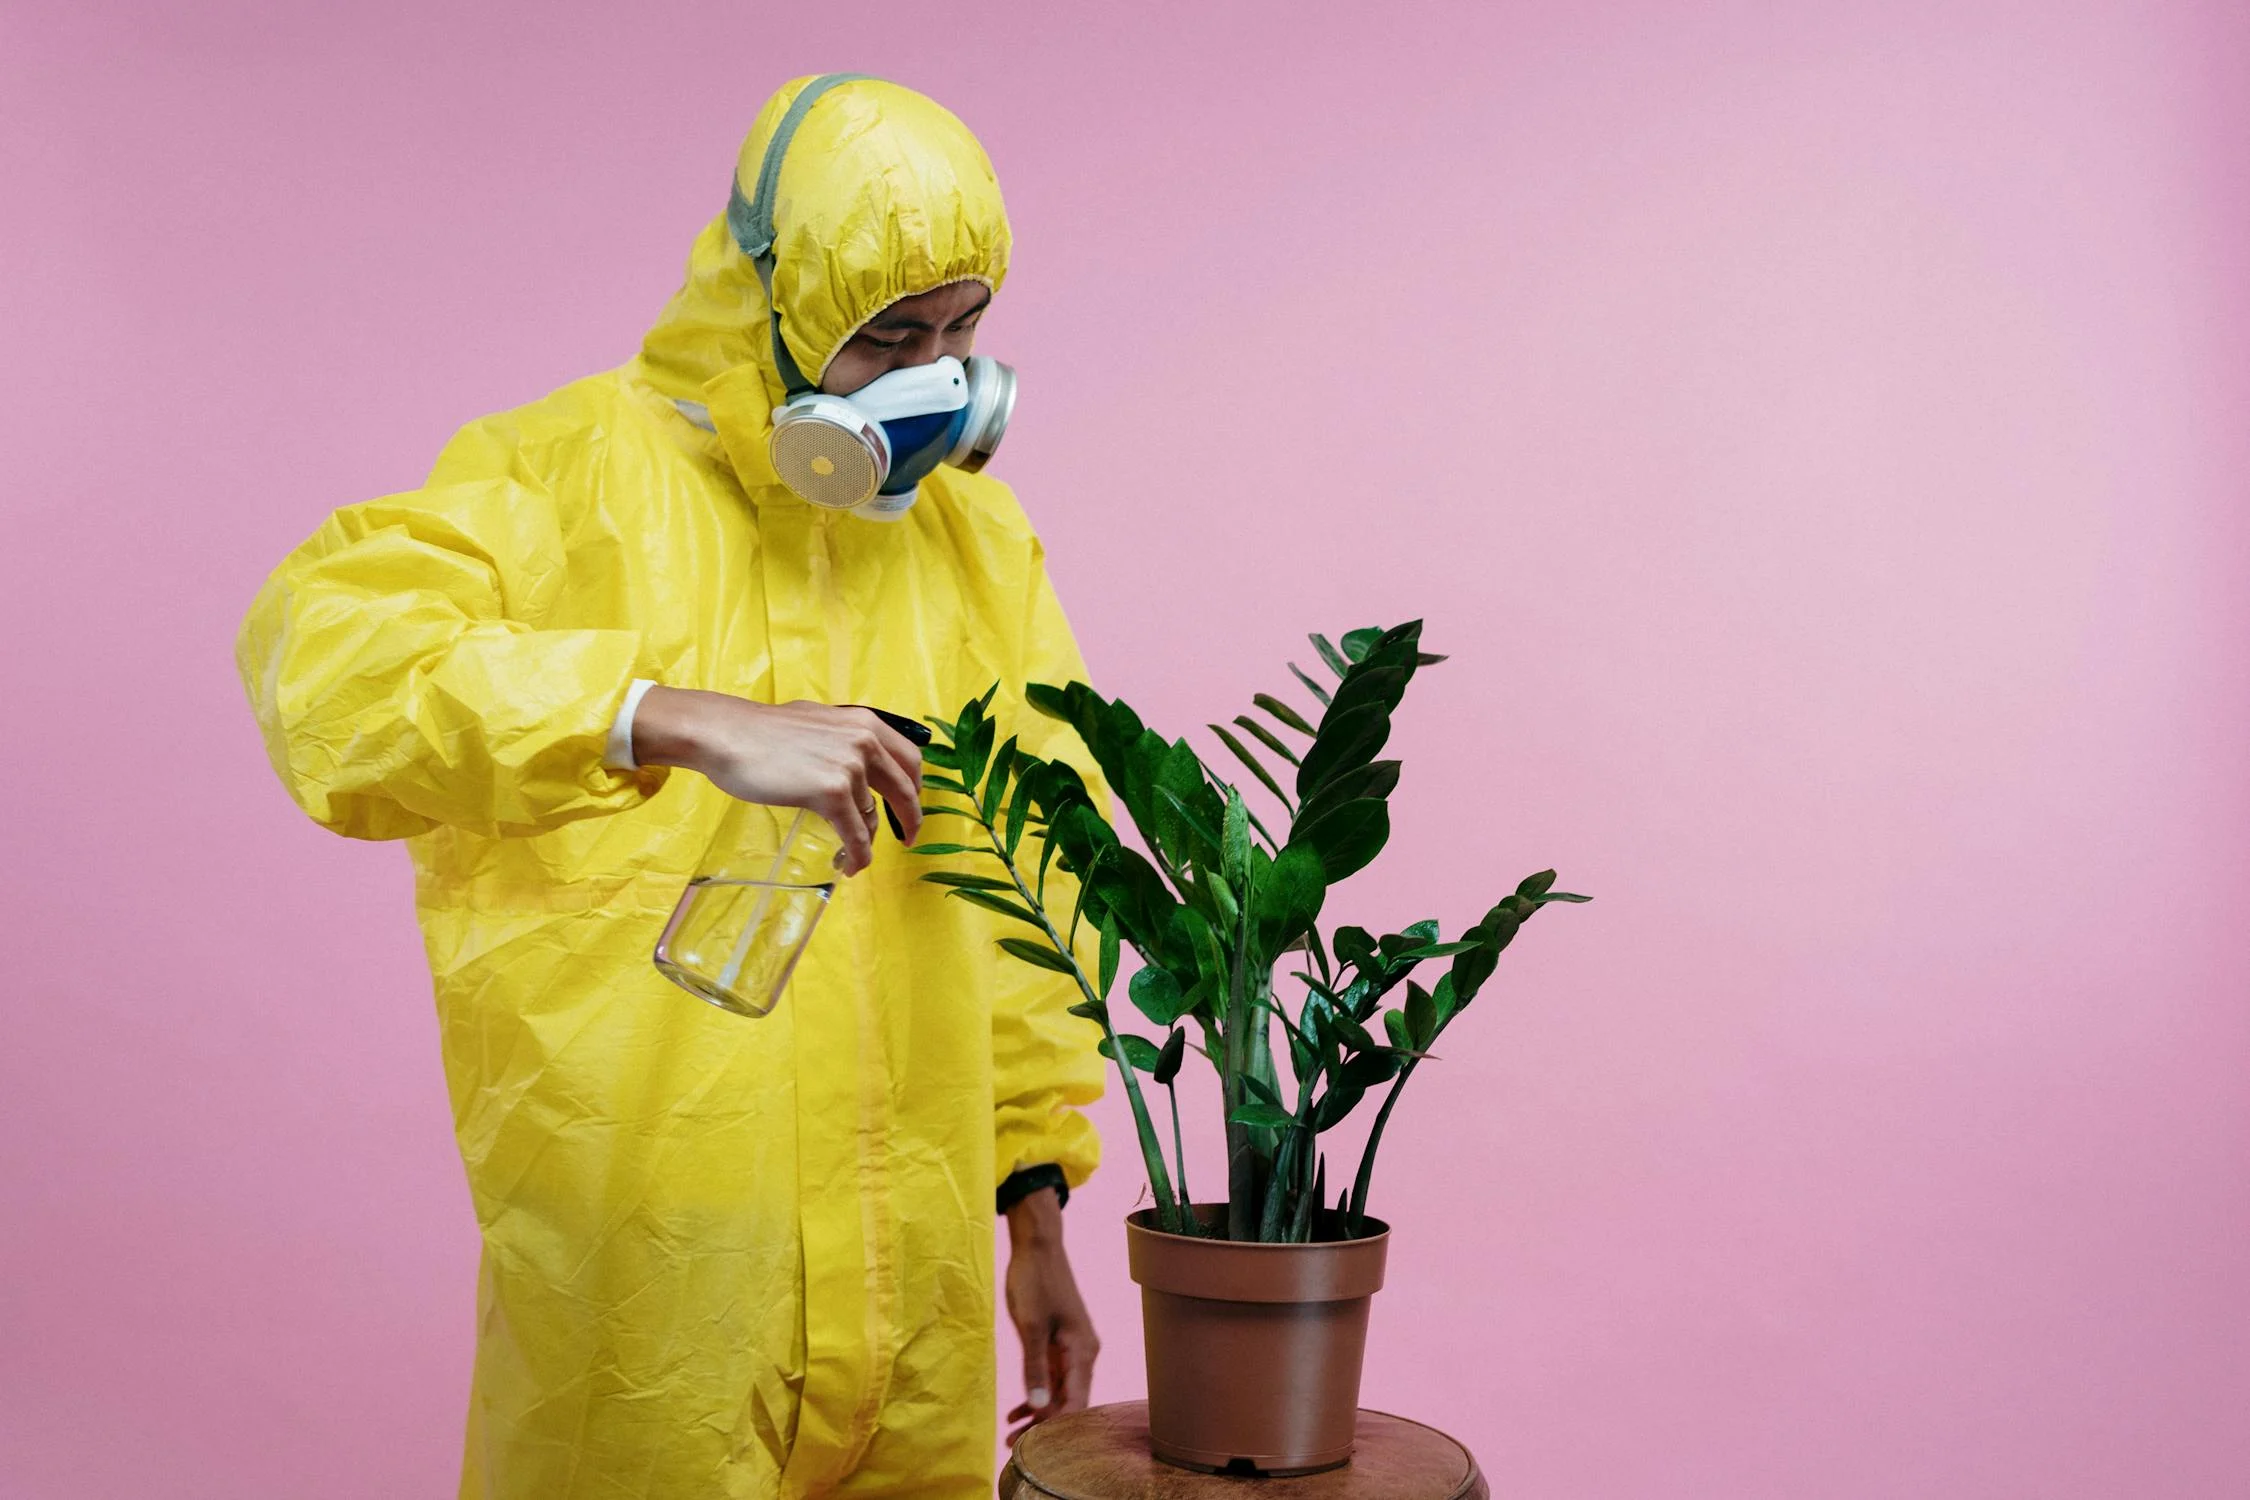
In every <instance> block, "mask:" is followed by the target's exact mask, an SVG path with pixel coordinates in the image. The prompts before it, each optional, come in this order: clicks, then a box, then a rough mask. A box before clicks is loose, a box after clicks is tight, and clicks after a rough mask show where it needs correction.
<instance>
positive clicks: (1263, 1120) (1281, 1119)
mask: <svg viewBox="0 0 2250 1500" xmlns="http://www.w3.org/2000/svg"><path fill="white" fill-rule="evenodd" d="M1227 1123H1228V1124H1229V1125H1263V1126H1265V1127H1266V1128H1267V1129H1269V1130H1291V1129H1294V1128H1295V1127H1296V1124H1297V1117H1296V1116H1295V1115H1293V1114H1291V1113H1289V1111H1288V1110H1286V1109H1283V1108H1282V1107H1281V1106H1280V1105H1278V1104H1268V1103H1266V1102H1265V1101H1264V1100H1262V1099H1245V1100H1243V1101H1242V1102H1241V1103H1240V1104H1237V1105H1236V1106H1235V1107H1234V1108H1232V1109H1230V1110H1228V1111H1227Z"/></svg>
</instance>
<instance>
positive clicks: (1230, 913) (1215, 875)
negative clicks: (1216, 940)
mask: <svg viewBox="0 0 2250 1500" xmlns="http://www.w3.org/2000/svg"><path fill="white" fill-rule="evenodd" d="M1203 887H1204V889H1206V890H1208V891H1209V892H1210V893H1211V901H1212V904H1213V905H1215V906H1217V907H1218V909H1219V921H1220V922H1221V923H1222V924H1224V925H1225V926H1227V927H1232V926H1233V925H1234V924H1235V921H1236V920H1237V919H1238V918H1239V917H1241V915H1242V903H1241V902H1239V901H1237V900H1236V899H1235V895H1234V887H1233V886H1231V885H1229V884H1227V879H1226V877H1225V876H1224V875H1221V874H1220V873H1219V872H1218V871H1217V870H1206V871H1204V872H1203Z"/></svg>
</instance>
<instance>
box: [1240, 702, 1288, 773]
mask: <svg viewBox="0 0 2250 1500" xmlns="http://www.w3.org/2000/svg"><path fill="white" fill-rule="evenodd" d="M1234 722H1235V723H1237V724H1240V725H1241V726H1242V727H1243V728H1244V729H1246V730H1248V731H1249V732H1250V733H1251V734H1252V735H1254V736H1256V737H1257V740H1258V743H1259V744H1261V745H1264V746H1265V747H1266V748H1267V749H1268V750H1271V751H1272V752H1273V753H1274V754H1276V755H1278V756H1280V757H1281V758H1282V759H1283V760H1285V761H1287V762H1289V764H1291V765H1296V764H1297V763H1298V761H1297V752H1296V751H1294V750H1292V749H1290V748H1289V747H1288V746H1287V745H1285V744H1283V743H1282V742H1281V737H1280V736H1279V735H1277V734H1275V733H1274V732H1273V731H1272V730H1270V729H1268V728H1266V726H1265V725H1263V724H1261V723H1259V722H1258V721H1257V720H1256V719H1253V718H1251V717H1250V716H1249V715H1248V714H1236V715H1235V716H1234Z"/></svg>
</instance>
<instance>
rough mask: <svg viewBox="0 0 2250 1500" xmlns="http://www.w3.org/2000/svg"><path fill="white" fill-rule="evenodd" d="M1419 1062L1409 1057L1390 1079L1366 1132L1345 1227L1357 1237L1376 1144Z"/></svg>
mask: <svg viewBox="0 0 2250 1500" xmlns="http://www.w3.org/2000/svg"><path fill="white" fill-rule="evenodd" d="M1433 1040H1434V1039H1433ZM1420 1062H1421V1059H1420V1058H1418V1057H1417V1058H1410V1059H1408V1061H1407V1063H1406V1065H1405V1066H1404V1067H1402V1068H1400V1069H1399V1070H1398V1077H1396V1078H1394V1079H1392V1080H1391V1091H1390V1092H1389V1093H1388V1094H1385V1095H1384V1096H1383V1107H1382V1108H1381V1109H1379V1110H1377V1111H1376V1112H1375V1124H1374V1126H1373V1127H1372V1128H1370V1129H1369V1130H1368V1132H1367V1146H1366V1149H1365V1150H1363V1151H1361V1152H1360V1153H1359V1172H1358V1174H1357V1175H1356V1176H1354V1177H1353V1178H1352V1206H1351V1212H1350V1214H1349V1215H1348V1222H1347V1223H1346V1224H1345V1228H1344V1232H1345V1233H1346V1234H1349V1235H1351V1236H1352V1237H1353V1238H1354V1239H1357V1238H1358V1237H1359V1229H1360V1222H1359V1221H1360V1220H1361V1219H1362V1218H1364V1217H1366V1214H1367V1183H1368V1180H1369V1179H1370V1178H1371V1177H1373V1176H1374V1174H1375V1148H1376V1147H1378V1146H1380V1145H1382V1144H1383V1127H1384V1126H1385V1125H1386V1124H1388V1123H1390V1118H1391V1107H1392V1106H1393V1105H1395V1104H1397V1103H1398V1096H1399V1090H1401V1089H1403V1088H1405V1087H1406V1080H1407V1079H1409V1078H1412V1077H1413V1076H1414V1069H1415V1067H1416V1065H1417V1064H1419V1063H1420Z"/></svg>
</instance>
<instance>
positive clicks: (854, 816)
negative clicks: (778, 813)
mask: <svg viewBox="0 0 2250 1500" xmlns="http://www.w3.org/2000/svg"><path fill="white" fill-rule="evenodd" d="M866 805H867V783H866V782H865V781H863V780H861V779H860V778H859V777H858V776H856V775H852V774H849V773H848V772H847V773H846V774H844V775H840V776H838V777H836V778H835V779H834V780H833V781H832V782H831V783H830V784H829V785H828V786H826V787H825V788H823V789H822V791H821V794H820V796H819V797H818V798H817V799H816V800H815V801H814V802H813V803H812V804H811V806H812V810H813V811H814V812H816V813H819V814H820V815H821V816H822V817H824V818H826V819H827V820H828V822H829V826H830V827H832V828H834V829H835V830H836V842H837V843H839V844H841V845H843V849H842V852H840V853H839V854H838V855H837V856H836V871H837V873H838V874H840V875H845V876H851V875H857V874H858V873H859V872H860V871H862V870H864V869H866V868H867V866H868V863H869V862H870V861H871V860H872V859H873V858H874V853H875V835H874V830H873V827H872V825H871V824H870V823H869V821H868V817H867V814H866V813H865V812H864V811H862V809H863V808H865V807H866Z"/></svg>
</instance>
